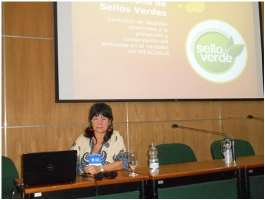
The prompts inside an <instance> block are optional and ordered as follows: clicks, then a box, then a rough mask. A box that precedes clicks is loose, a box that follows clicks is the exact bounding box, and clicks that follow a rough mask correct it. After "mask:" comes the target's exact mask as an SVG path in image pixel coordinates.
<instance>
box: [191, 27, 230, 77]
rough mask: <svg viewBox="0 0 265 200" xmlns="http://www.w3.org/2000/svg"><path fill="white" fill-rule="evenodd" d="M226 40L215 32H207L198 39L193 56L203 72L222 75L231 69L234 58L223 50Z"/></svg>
mask: <svg viewBox="0 0 265 200" xmlns="http://www.w3.org/2000/svg"><path fill="white" fill-rule="evenodd" d="M227 40H228V38H227V37H225V36H224V35H222V34H220V33H217V32H208V33H205V34H203V35H201V36H200V37H199V38H198V40H197V41H196V43H195V50H194V54H195V58H196V61H197V62H198V64H199V65H200V66H201V67H202V68H203V69H204V70H205V71H207V72H209V73H213V74H222V73H225V72H227V71H228V70H229V69H231V67H233V64H234V61H235V58H233V57H232V56H231V55H229V54H228V53H227V51H226V49H225V43H226V41H227Z"/></svg>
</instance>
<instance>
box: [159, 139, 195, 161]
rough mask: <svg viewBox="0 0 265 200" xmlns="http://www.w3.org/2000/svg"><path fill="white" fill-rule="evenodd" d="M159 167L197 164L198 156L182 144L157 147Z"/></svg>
mask: <svg viewBox="0 0 265 200" xmlns="http://www.w3.org/2000/svg"><path fill="white" fill-rule="evenodd" d="M156 148H157V151H158V160H159V165H167V164H175V163H186V162H196V161H197V159H196V156H195V154H194V153H193V151H192V149H191V148H190V147H189V146H188V145H186V144H181V143H170V144H161V145H157V146H156Z"/></svg>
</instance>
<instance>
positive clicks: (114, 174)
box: [97, 171, 118, 180]
mask: <svg viewBox="0 0 265 200" xmlns="http://www.w3.org/2000/svg"><path fill="white" fill-rule="evenodd" d="M104 176H106V177H108V178H116V177H117V176H118V173H117V172H116V171H111V172H99V173H98V174H97V179H98V180H102V179H103V178H104Z"/></svg>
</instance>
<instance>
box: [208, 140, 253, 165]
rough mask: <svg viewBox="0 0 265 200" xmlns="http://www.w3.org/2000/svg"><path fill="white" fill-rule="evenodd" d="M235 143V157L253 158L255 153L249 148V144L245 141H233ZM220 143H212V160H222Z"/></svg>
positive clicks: (218, 141)
mask: <svg viewBox="0 0 265 200" xmlns="http://www.w3.org/2000/svg"><path fill="white" fill-rule="evenodd" d="M233 140H234V141H235V147H236V157H244V156H254V155H255V152H254V150H253V148H252V146H251V144H250V143H249V142H248V141H246V140H237V139H233ZM221 141H222V140H217V141H215V142H213V143H212V145H211V150H212V156H213V159H214V160H216V159H223V158H224V156H223V154H222V153H221Z"/></svg>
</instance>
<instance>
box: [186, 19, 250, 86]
mask: <svg viewBox="0 0 265 200" xmlns="http://www.w3.org/2000/svg"><path fill="white" fill-rule="evenodd" d="M186 54H187V57H188V61H189V63H190V65H191V67H192V68H193V69H194V71H195V72H196V73H197V74H198V75H199V76H201V77H203V78H204V79H206V80H208V81H211V82H216V83H226V82H229V81H232V80H234V79H235V78H237V77H238V76H239V75H240V74H241V73H242V71H243V70H244V68H245V65H246V62H247V48H246V44H245V42H244V40H243V38H242V37H241V35H240V34H239V32H237V30H236V29H235V28H234V27H232V26H231V25H229V24H227V23H225V22H221V21H218V20H208V21H203V22H201V23H199V24H197V25H196V26H195V27H194V28H193V29H192V30H191V32H190V33H189V35H188V37H187V42H186Z"/></svg>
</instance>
